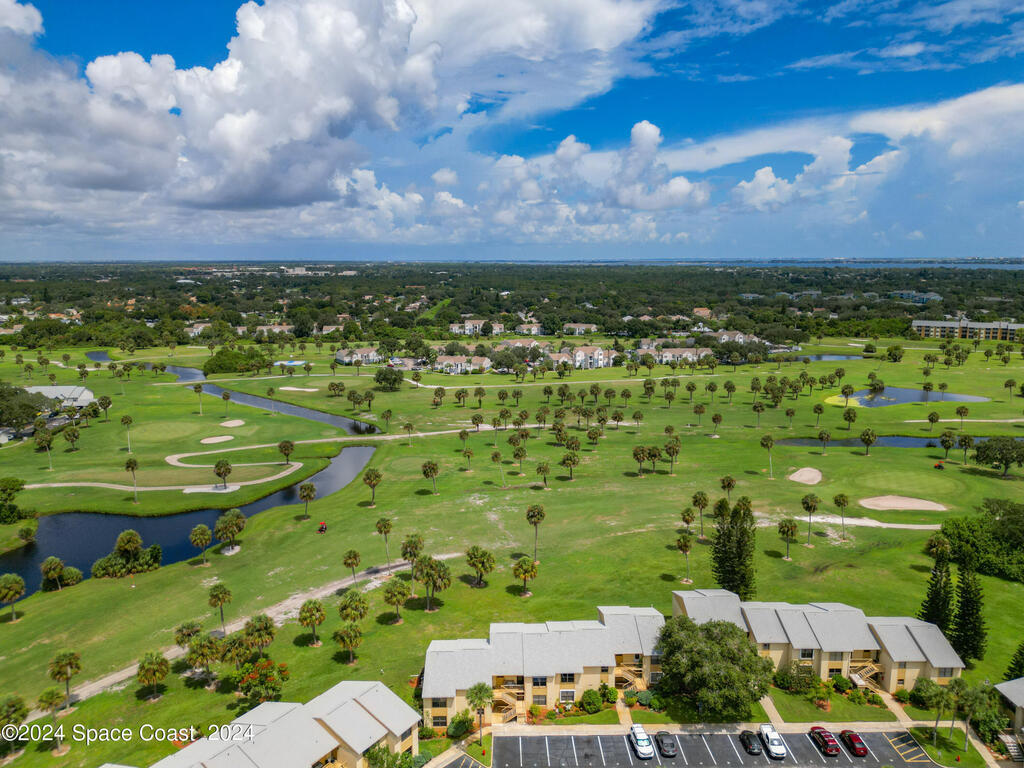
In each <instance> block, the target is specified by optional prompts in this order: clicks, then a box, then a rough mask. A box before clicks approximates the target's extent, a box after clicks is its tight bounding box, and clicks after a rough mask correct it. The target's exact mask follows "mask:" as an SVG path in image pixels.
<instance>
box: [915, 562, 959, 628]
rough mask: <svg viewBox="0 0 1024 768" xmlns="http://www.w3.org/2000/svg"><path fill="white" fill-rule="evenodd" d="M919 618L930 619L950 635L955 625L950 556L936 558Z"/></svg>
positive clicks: (918, 614)
mask: <svg viewBox="0 0 1024 768" xmlns="http://www.w3.org/2000/svg"><path fill="white" fill-rule="evenodd" d="M917 618H919V619H920V620H921V621H930V622H931V623H932V624H935V625H936V626H937V627H938V628H939V629H941V630H942V634H944V635H949V633H950V630H951V629H952V626H953V576H952V574H951V573H950V570H949V558H947V557H944V556H940V557H936V558H935V566H934V567H933V568H932V575H931V578H929V579H928V592H927V594H925V597H924V602H922V603H921V610H920V611H918V613H917Z"/></svg>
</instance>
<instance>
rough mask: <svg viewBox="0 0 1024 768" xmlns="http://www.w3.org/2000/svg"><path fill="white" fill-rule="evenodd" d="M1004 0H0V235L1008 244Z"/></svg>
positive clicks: (1015, 144) (428, 244) (319, 247)
mask: <svg viewBox="0 0 1024 768" xmlns="http://www.w3.org/2000/svg"><path fill="white" fill-rule="evenodd" d="M1022 62H1024V6H1021V4H1020V3H1019V2H1018V1H1017V0H945V1H944V2H943V1H941V0H940V1H939V2H923V1H922V0H832V1H831V2H815V3H807V2H799V0H693V1H684V0H505V1H504V2H503V3H500V4H493V3H479V2H475V1H474V0H315V1H314V0H265V2H263V3H260V4H256V3H247V4H245V5H241V4H240V3H239V2H238V1H237V0H233V1H232V2H224V1H223V0H206V1H205V2H198V1H197V0H179V1H178V2H175V3H164V2H159V3H158V2H154V3H129V2H124V1H118V2H115V1H114V0H94V1H93V2H90V3H67V2H64V1H63V0H36V1H35V2H33V3H25V2H21V1H20V0H0V99H2V100H0V104H3V105H4V106H3V107H0V259H5V260H29V259H57V258H59V259H69V258H91V259H96V258H147V257H154V256H159V257H160V258H168V257H174V256H175V255H179V256H181V257H188V258H204V257H210V258H244V257H245V256H246V255H247V254H248V255H252V256H253V257H256V256H258V257H260V258H274V257H278V256H279V257H281V258H301V257H302V256H303V255H305V254H308V255H309V257H310V258H313V257H316V258H323V257H331V258H342V257H350V258H413V259H414V258H417V256H418V255H419V256H422V257H424V258H426V257H431V258H436V257H437V256H438V254H441V255H450V257H451V258H453V259H472V258H476V257H479V256H481V255H483V254H499V255H501V256H502V257H503V258H536V257H557V258H579V259H586V258H609V257H623V258H644V257H653V258H679V259H723V260H726V259H730V258H742V259H766V260H767V259H775V258H800V259H816V258H827V257H832V256H843V257H854V258H855V257H866V258H880V257H881V258H891V259H898V258H903V257H936V258H958V257H965V256H983V257H1015V258H1017V257H1024V252H1022V250H1024V249H1022V248H1021V243H1024V183H1022V181H1021V180H1020V178H1019V176H1020V174H1019V173H1015V172H1014V169H1015V168H1020V167H1021V161H1022V160H1024V151H1022V149H1024V84H1022V80H1024V77H1022V71H1021V65H1022Z"/></svg>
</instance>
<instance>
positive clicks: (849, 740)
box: [839, 730, 868, 757]
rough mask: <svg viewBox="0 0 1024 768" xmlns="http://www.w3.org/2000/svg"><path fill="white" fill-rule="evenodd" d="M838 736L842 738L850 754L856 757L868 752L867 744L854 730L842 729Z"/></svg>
mask: <svg viewBox="0 0 1024 768" xmlns="http://www.w3.org/2000/svg"><path fill="white" fill-rule="evenodd" d="M839 738H840V739H842V740H843V743H844V744H845V745H846V748H847V749H848V750H850V753H851V754H853V755H856V756H857V757H864V756H865V755H866V754H867V753H868V745H867V744H865V743H864V739H862V738H861V737H860V734H859V733H857V732H856V731H850V730H846V731H843V732H841V733H840V734H839Z"/></svg>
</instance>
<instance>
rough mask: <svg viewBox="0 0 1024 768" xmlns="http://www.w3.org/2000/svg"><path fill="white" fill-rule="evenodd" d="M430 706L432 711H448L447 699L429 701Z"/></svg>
mask: <svg viewBox="0 0 1024 768" xmlns="http://www.w3.org/2000/svg"><path fill="white" fill-rule="evenodd" d="M430 706H432V707H433V708H434V709H448V699H431V700H430Z"/></svg>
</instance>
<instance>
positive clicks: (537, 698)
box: [533, 693, 548, 707]
mask: <svg viewBox="0 0 1024 768" xmlns="http://www.w3.org/2000/svg"><path fill="white" fill-rule="evenodd" d="M533 703H534V704H536V705H537V706H538V707H546V706H547V705H548V697H547V695H546V694H543V693H535V694H534V695H533Z"/></svg>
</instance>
